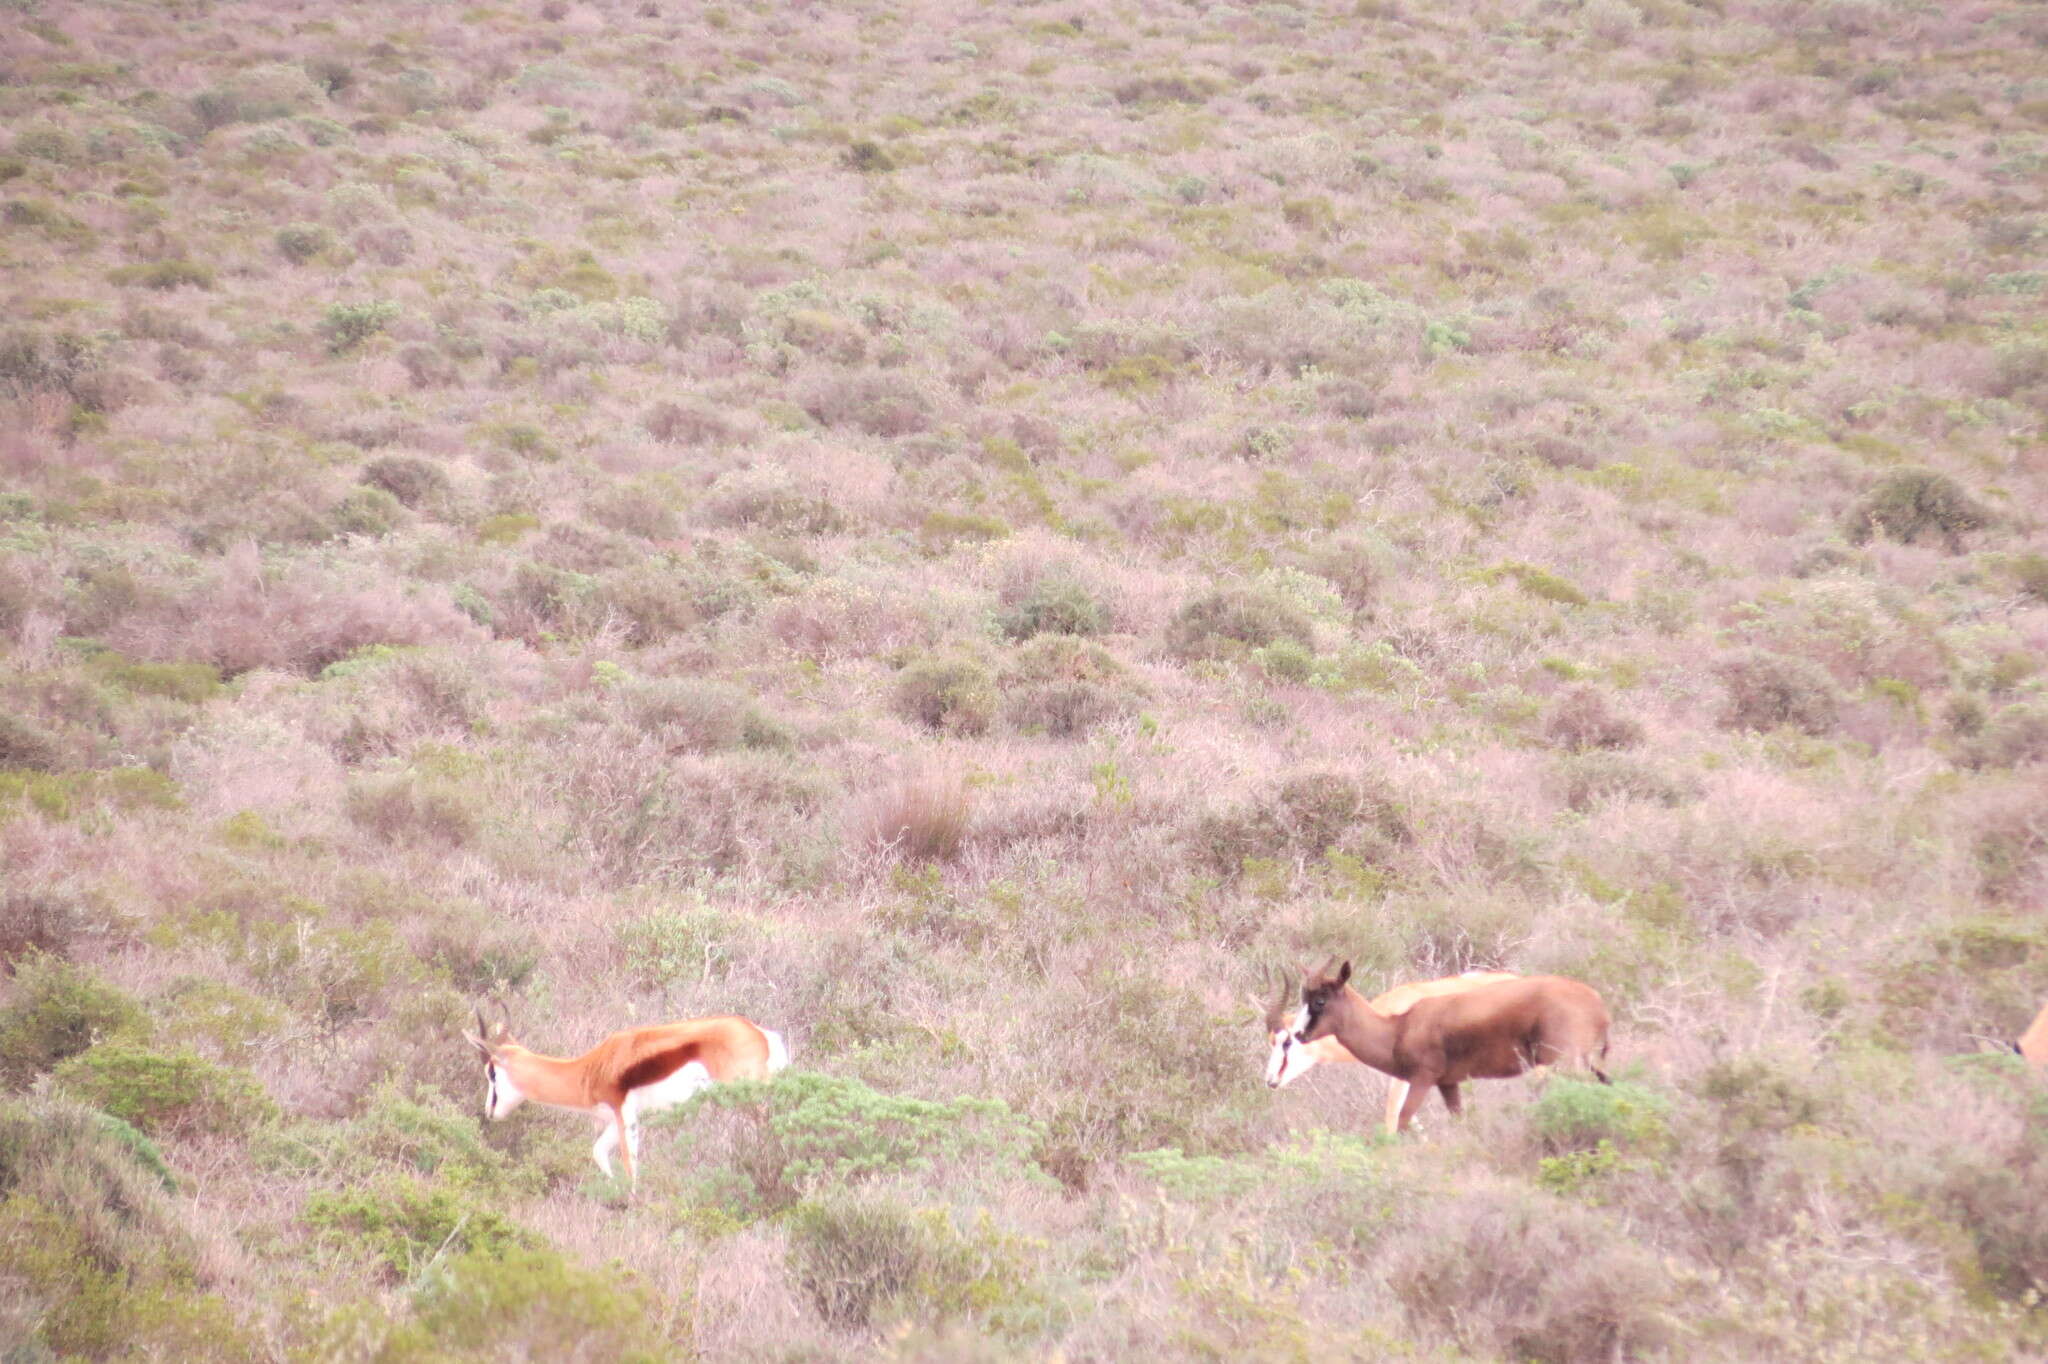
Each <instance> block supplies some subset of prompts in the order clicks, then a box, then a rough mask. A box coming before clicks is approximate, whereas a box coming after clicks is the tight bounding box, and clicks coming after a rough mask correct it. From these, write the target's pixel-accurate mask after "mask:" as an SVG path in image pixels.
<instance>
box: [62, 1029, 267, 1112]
mask: <svg viewBox="0 0 2048 1364" xmlns="http://www.w3.org/2000/svg"><path fill="white" fill-rule="evenodd" d="M56 1082H57V1085H58V1087H59V1088H61V1089H62V1090H64V1091H65V1092H66V1093H69V1094H74V1095H76V1096H78V1097H79V1098H81V1099H83V1100H85V1101H86V1102H87V1103H90V1104H92V1105H93V1106H94V1107H96V1108H100V1109H104V1110H105V1111H106V1112H108V1113H111V1114H113V1115H114V1116H115V1117H117V1118H120V1119H121V1120H122V1121H123V1122H128V1123H132V1124H134V1125H135V1126H136V1127H138V1128H141V1129H142V1130H143V1131H145V1132H152V1133H156V1132H240V1131H244V1130H246V1129H248V1128H251V1127H255V1126H257V1125H260V1124H261V1123H263V1122H266V1121H268V1120H269V1119H270V1118H271V1117H273V1116H275V1114H276V1112H277V1105H276V1104H275V1103H273V1102H272V1101H271V1099H270V1096H269V1095H268V1094H265V1093H264V1092H263V1087H262V1086H261V1085H259V1084H257V1083H256V1079H255V1077H254V1076H252V1075H250V1074H249V1073H248V1072H247V1071H244V1070H235V1069H231V1068H229V1067H227V1066H222V1065H217V1064H215V1063H214V1062H212V1061H209V1060H207V1059H206V1058H204V1057H202V1056H200V1055H198V1054H197V1053H195V1052H191V1051H186V1050H183V1049H180V1050H177V1051H168V1052H162V1051H152V1050H150V1049H148V1048H146V1047H141V1046H137V1045H135V1044H133V1043H128V1042H101V1043H100V1044H99V1045H97V1046H95V1047H93V1048H92V1049H91V1050H89V1051H85V1052H82V1053H80V1054H79V1055H77V1056H74V1057H72V1058H71V1059H70V1060H68V1061H66V1062H64V1063H63V1064H62V1065H60V1066H59V1067H58V1068H57V1072H56Z"/></svg>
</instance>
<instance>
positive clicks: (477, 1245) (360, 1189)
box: [305, 1175, 536, 1282]
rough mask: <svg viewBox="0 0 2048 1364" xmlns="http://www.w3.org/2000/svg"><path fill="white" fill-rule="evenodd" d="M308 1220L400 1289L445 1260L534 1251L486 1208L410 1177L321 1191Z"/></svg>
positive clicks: (528, 1237) (524, 1235) (526, 1235)
mask: <svg viewBox="0 0 2048 1364" xmlns="http://www.w3.org/2000/svg"><path fill="white" fill-rule="evenodd" d="M305 1219H306V1225H308V1226H310V1227H312V1228H313V1229H314V1230H316V1231H318V1232H320V1233H322V1234H324V1235H325V1236H327V1237H328V1238H329V1239H330V1240H332V1241H334V1242H335V1243H336V1244H339V1245H345V1246H347V1247H349V1248H351V1249H355V1250H361V1251H366V1252H368V1253H369V1254H370V1255H372V1256H374V1257H375V1258H376V1259H378V1260H380V1261H382V1262H383V1264H384V1267H385V1269H386V1270H387V1271H388V1273H389V1274H390V1275H391V1277H392V1278H393V1279H395V1280H397V1281H400V1282H407V1281H410V1280H412V1279H414V1278H416V1277H417V1276H418V1275H419V1274H420V1272H421V1271H422V1270H424V1269H425V1268H426V1267H427V1265H428V1264H429V1263H430V1262H431V1261H433V1260H434V1259H435V1258H437V1257H439V1256H441V1255H444V1254H447V1255H471V1256H478V1257H497V1256H501V1255H504V1254H505V1253H506V1252H508V1251H511V1250H515V1249H524V1248H529V1247H531V1246H533V1245H534V1244H535V1243H536V1242H535V1238H534V1237H533V1235H532V1233H530V1232H528V1231H526V1230H524V1229H523V1228H521V1227H519V1226H517V1225H516V1224H514V1223H513V1222H512V1221H511V1220H509V1219H508V1218H506V1217H505V1216H504V1214H502V1213H500V1212H498V1211H496V1210H495V1209H493V1208H492V1207H490V1206H489V1205H488V1204H486V1203H482V1202H479V1201H477V1200H475V1199H473V1198H470V1197H468V1196H466V1195H464V1194H462V1193H460V1192H458V1191H457V1190H456V1189H453V1188H451V1187H449V1186H448V1185H446V1184H444V1183H440V1182H435V1183H432V1184H430V1183H427V1182H426V1181H425V1180H421V1179H418V1178H415V1177H413V1176H411V1175H394V1176H386V1177H384V1178H381V1179H378V1180H375V1181H373V1182H371V1183H369V1184H367V1185H364V1184H357V1185H353V1186H351V1187H350V1188H347V1189H341V1190H321V1191H318V1192H316V1193H314V1194H313V1195H312V1196H311V1197H309V1198H308V1199H307V1200H306V1210H305Z"/></svg>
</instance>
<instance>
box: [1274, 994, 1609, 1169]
mask: <svg viewBox="0 0 2048 1364" xmlns="http://www.w3.org/2000/svg"><path fill="white" fill-rule="evenodd" d="M1350 979H1351V963H1350V962H1348V961H1347V962H1345V963H1344V965H1343V966H1342V967H1341V968H1340V969H1339V970H1338V971H1337V972H1336V973H1335V974H1332V973H1331V972H1330V969H1329V968H1328V967H1327V966H1325V967H1324V968H1323V969H1322V970H1320V971H1317V972H1316V973H1315V974H1313V975H1311V976H1309V977H1308V978H1307V979H1305V980H1303V981H1302V985H1301V1013H1300V1015H1299V1017H1298V1022H1297V1025H1296V1027H1295V1029H1294V1033H1295V1036H1296V1037H1298V1038H1300V1039H1301V1041H1303V1042H1310V1043H1313V1042H1317V1041H1320V1040H1321V1039H1323V1038H1325V1037H1335V1038H1337V1039H1338V1040H1339V1041H1340V1042H1342V1043H1343V1044H1344V1046H1345V1048H1346V1049H1347V1050H1349V1051H1350V1053H1351V1054H1352V1055H1353V1056H1355V1057H1357V1058H1358V1059H1359V1060H1361V1061H1363V1062H1365V1063H1366V1064H1367V1065H1369V1066H1371V1067H1373V1068H1374V1069H1375V1070H1383V1071H1385V1072H1386V1073H1387V1074H1389V1075H1391V1076H1393V1077H1394V1078H1395V1079H1397V1080H1401V1081H1404V1082H1405V1083H1406V1084H1407V1086H1408V1093H1407V1096H1406V1097H1405V1098H1404V1099H1403V1100H1402V1103H1401V1114H1400V1121H1399V1124H1398V1128H1397V1130H1399V1131H1403V1132H1405V1131H1407V1130H1408V1124H1409V1123H1410V1122H1412V1121H1413V1120H1414V1118H1415V1110H1416V1109H1418V1108H1420V1107H1422V1103H1423V1100H1425V1099H1427V1098H1428V1097H1429V1091H1430V1087H1431V1086H1435V1088H1436V1089H1437V1091H1438V1092H1439V1093H1441V1094H1442V1095H1443V1096H1444V1105H1445V1106H1446V1107H1447V1108H1449V1109H1450V1110H1451V1112H1452V1114H1453V1115H1455V1114H1457V1113H1460V1112H1462V1111H1463V1109H1464V1104H1463V1101H1462V1099H1461V1098H1460V1096H1459V1093H1458V1086H1459V1085H1461V1084H1463V1083H1464V1082H1465V1081H1467V1080H1503V1079H1507V1078H1509V1077H1511V1076H1515V1075H1520V1074H1522V1073H1523V1072H1524V1071H1528V1070H1533V1069H1535V1068H1536V1067H1538V1066H1547V1065H1557V1064H1560V1063H1562V1064H1565V1065H1571V1066H1585V1067H1586V1068H1587V1069H1589V1070H1591V1071H1592V1072H1593V1074H1594V1075H1595V1076H1596V1077H1597V1078H1598V1079H1599V1081H1600V1083H1602V1084H1606V1083H1607V1076H1606V1074H1605V1073H1604V1072H1602V1071H1601V1069H1600V1067H1599V1065H1598V1064H1597V1063H1598V1062H1599V1061H1602V1060H1605V1059H1606V1056H1607V1029H1608V1017H1607V1006H1606V1005H1604V1004H1602V1003H1601V1002H1600V996H1599V995H1598V994H1596V993H1595V992H1594V990H1593V987H1592V986H1590V985H1584V984H1581V983H1580V982H1578V981H1576V980H1567V979H1565V978H1564V977H1563V976H1525V977H1521V978H1518V979H1515V980H1506V981H1497V982H1495V983H1494V984H1492V985H1481V986H1478V987H1476V988H1474V989H1471V990H1466V991H1464V992H1462V993H1459V994H1450V995H1436V996H1432V997H1430V998H1426V999H1421V1000H1417V1001H1416V1002H1415V1004H1414V1005H1413V1006H1411V1007H1410V1008H1409V1010H1408V1012H1407V1013H1404V1014H1402V1015H1400V1016H1399V1017H1396V1018H1388V1017H1387V1016H1386V1015H1385V1014H1382V1013H1379V1012H1377V1011H1376V1010H1374V1008H1373V1007H1372V1005H1371V1004H1369V1003H1367V1002H1366V1000H1365V997H1364V996H1363V995H1361V994H1359V993H1358V991H1356V990H1354V989H1352V988H1351V987H1350V986H1349V985H1348V984H1347V983H1346V982H1348V981H1349V980H1350Z"/></svg>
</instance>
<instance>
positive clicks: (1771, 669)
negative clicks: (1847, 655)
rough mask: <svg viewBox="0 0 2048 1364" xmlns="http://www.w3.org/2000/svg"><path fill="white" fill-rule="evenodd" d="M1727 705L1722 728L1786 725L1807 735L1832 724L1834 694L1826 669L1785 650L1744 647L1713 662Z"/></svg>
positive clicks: (1836, 698)
mask: <svg viewBox="0 0 2048 1364" xmlns="http://www.w3.org/2000/svg"><path fill="white" fill-rule="evenodd" d="M1715 672H1716V673H1717V674H1719V676H1720V678H1721V681H1722V683H1723V685H1725V686H1726V687H1727V689H1728V703H1727V707H1726V709H1724V710H1723V711H1722V714H1721V724H1722V725H1723V726H1724V727H1725V728H1728V729H1752V730H1771V729H1777V728H1779V727H1781V726H1785V725H1789V726H1791V727H1792V728H1794V729H1797V730H1800V731H1802V732H1804V733H1807V734H1816V735H1818V734H1825V733H1827V732H1828V731H1829V730H1831V729H1833V728H1834V726H1835V715H1836V711H1837V709H1838V707H1839V705H1840V698H1839V696H1838V694H1837V693H1836V690H1835V682H1834V679H1833V678H1832V677H1830V676H1829V675H1828V672H1827V669H1825V668H1823V667H1821V666H1820V665H1819V664H1818V663H1813V662H1810V661H1809V660H1807V659H1803V658H1793V657H1790V656H1787V655H1785V654H1770V653H1765V652H1763V651H1761V650H1755V649H1753V650H1750V651H1749V652H1747V653H1743V654H1738V655H1737V656H1735V657H1734V658H1730V659H1726V660H1724V661H1723V662H1721V663H1720V664H1718V665H1716V667H1715Z"/></svg>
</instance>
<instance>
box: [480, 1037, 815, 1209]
mask: <svg viewBox="0 0 2048 1364" xmlns="http://www.w3.org/2000/svg"><path fill="white" fill-rule="evenodd" d="M501 1008H502V1006H501ZM476 1028H477V1030H476V1032H475V1033H473V1034H471V1033H465V1034H463V1035H464V1036H465V1037H466V1038H468V1040H469V1044H470V1045H471V1046H472V1047H475V1048H476V1049H477V1050H478V1051H480V1052H482V1053H483V1057H484V1083H485V1090H484V1116H486V1117H488V1118H490V1119H492V1120H493V1121H496V1120H498V1119H500V1118H503V1117H505V1116H507V1115H508V1114H510V1113H511V1112H512V1110H513V1109H515V1108H517V1107H519V1105H520V1104H522V1103H525V1102H526V1101H527V1100H528V1099H531V1100H533V1101H534V1102H535V1103H538V1104H547V1105H549V1106H550V1107H553V1108H573V1109H576V1110H578V1111H579V1112H583V1113H588V1114H589V1115H590V1117H591V1118H592V1120H593V1121H595V1122H596V1123H597V1132H598V1135H597V1144H596V1145H595V1146H593V1147H591V1148H590V1158H591V1159H592V1160H595V1161H596V1162H597V1168H598V1169H600V1170H602V1171H604V1172H605V1174H606V1175H610V1174H611V1173H612V1159H611V1157H612V1152H613V1151H614V1150H616V1149H618V1146H619V1139H620V1137H621V1136H623V1137H624V1138H625V1145H626V1150H625V1164H626V1182H627V1183H628V1184H631V1183H633V1182H634V1180H635V1178H636V1169H637V1167H638V1165H639V1163H640V1115H641V1114H642V1113H647V1112H652V1111H654V1110H656V1109H660V1108H672V1107H674V1106H675V1105H676V1104H679V1103H682V1102H683V1101H684V1100H685V1099H688V1098H689V1097H690V1096H691V1095H692V1094H695V1093H696V1092H697V1091H698V1090H700V1089H702V1088H704V1086H706V1085H709V1084H715V1083H717V1082H719V1081H721V1080H761V1079H766V1078H767V1077H768V1076H770V1075H773V1074H774V1073H775V1072H776V1071H778V1070H781V1069H782V1068H783V1067H784V1066H787V1065H788V1064H789V1048H788V1046H787V1045H785V1044H784V1042H783V1040H782V1035H781V1034H780V1033H776V1032H771V1031H769V1030H768V1029H766V1028H763V1027H761V1026H760V1025H759V1024H757V1023H755V1022H753V1021H752V1020H751V1019H745V1018H740V1017H738V1016H737V1015H733V1014H725V1015H721V1016H719V1017H716V1018H692V1019H689V1020H688V1021H686V1022H682V1023H659V1024H655V1025H654V1026H652V1027H646V1028H629V1029H627V1030H626V1031H624V1032H615V1033H613V1034H612V1035H611V1036H610V1037H607V1038H605V1040H604V1041H602V1042H600V1043H598V1044H597V1045H596V1046H594V1047H592V1048H591V1049H590V1050H589V1051H586V1052H584V1053H583V1055H581V1056H578V1057H576V1058H575V1059H574V1060H565V1059H563V1058H560V1057H555V1056H542V1055H540V1054H539V1053H538V1052H531V1051H528V1050H527V1049H526V1048H524V1047H522V1046H520V1045H519V1044H518V1043H517V1042H515V1041H513V1040H512V1031H511V1027H510V1025H509V1022H508V1021H506V1020H504V1019H500V1020H499V1021H498V1022H496V1023H490V1024H486V1023H485V1022H484V1015H483V1010H481V1009H479V1010H477V1015H476Z"/></svg>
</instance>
